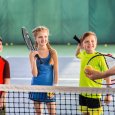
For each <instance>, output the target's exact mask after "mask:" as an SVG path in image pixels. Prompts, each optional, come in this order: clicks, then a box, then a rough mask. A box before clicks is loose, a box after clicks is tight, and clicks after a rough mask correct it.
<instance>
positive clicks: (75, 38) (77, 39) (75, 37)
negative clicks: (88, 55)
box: [73, 35, 80, 44]
mask: <svg viewBox="0 0 115 115" xmlns="http://www.w3.org/2000/svg"><path fill="white" fill-rule="evenodd" d="M73 39H74V40H76V41H77V42H78V43H79V44H80V39H79V38H78V37H77V36H76V35H75V36H74V37H73Z"/></svg>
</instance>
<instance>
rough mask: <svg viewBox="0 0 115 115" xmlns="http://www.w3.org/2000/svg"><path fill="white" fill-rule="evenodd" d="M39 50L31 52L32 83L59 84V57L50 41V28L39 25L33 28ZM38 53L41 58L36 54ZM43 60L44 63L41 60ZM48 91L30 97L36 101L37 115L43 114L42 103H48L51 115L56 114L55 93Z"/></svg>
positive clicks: (31, 94)
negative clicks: (51, 94) (48, 92)
mask: <svg viewBox="0 0 115 115" xmlns="http://www.w3.org/2000/svg"><path fill="white" fill-rule="evenodd" d="M33 35H34V37H35V46H36V49H37V51H32V52H30V56H29V57H30V63H31V70H32V74H33V78H32V85H47V86H52V85H57V84H58V58H57V52H56V50H54V49H53V48H52V47H51V46H50V44H49V41H48V36H49V30H48V28H46V27H44V26H39V27H37V28H35V29H34V30H33ZM36 54H38V55H39V57H40V59H39V58H36V57H35V55H36ZM40 60H41V61H42V63H41V62H40ZM48 96H49V94H47V93H45V92H44V93H30V95H29V98H30V99H31V100H33V101H34V105H35V109H36V113H37V115H41V114H42V108H43V107H42V103H43V102H44V103H46V105H47V108H48V112H49V114H50V115H56V104H55V101H56V100H55V95H54V94H53V96H51V97H50V96H49V97H48Z"/></svg>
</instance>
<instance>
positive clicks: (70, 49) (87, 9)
mask: <svg viewBox="0 0 115 115" xmlns="http://www.w3.org/2000/svg"><path fill="white" fill-rule="evenodd" d="M38 26H39V27H41V26H42V27H47V28H48V29H49V31H47V32H46V33H47V35H48V36H47V37H49V39H48V41H49V42H50V43H51V45H52V47H53V48H54V49H56V51H57V53H58V60H59V84H58V86H57V87H49V88H48V87H39V86H38V87H36V86H35V87H32V86H31V85H30V84H31V79H32V74H31V68H30V62H29V58H28V55H29V50H32V51H33V49H39V48H38V47H36V48H27V46H28V45H27V44H25V43H27V42H24V41H26V39H23V38H28V39H29V38H32V39H29V40H30V41H31V42H32V43H34V42H35V41H34V39H33V38H35V39H36V37H35V35H34V34H32V30H33V29H34V32H35V28H36V27H38ZM22 28H23V29H22ZM26 29H27V30H28V31H26ZM114 30H115V0H84V1H82V0H0V37H1V38H2V42H3V46H4V47H3V52H0V55H1V56H3V57H5V58H6V59H7V60H8V61H9V63H10V70H11V84H12V85H13V86H2V85H1V86H0V91H1V90H4V91H8V92H9V93H8V95H7V98H6V100H7V101H6V112H7V114H6V115H36V113H35V108H34V104H33V101H31V100H30V99H28V97H29V95H28V94H29V93H30V92H33V91H34V93H36V92H42V91H44V92H48V95H49V92H54V93H55V95H54V97H55V96H56V113H57V114H56V115H82V112H81V111H82V110H81V109H80V107H79V99H80V98H79V94H81V93H85V94H86V93H87V92H88V94H90V93H91V94H90V95H92V94H95V93H96V94H98V93H101V94H102V100H98V102H99V104H100V103H102V106H103V109H102V110H100V111H101V112H102V115H115V85H112V88H111V89H110V88H109V89H107V88H105V86H104V88H100V89H88V88H87V87H85V89H84V88H80V87H79V79H80V77H79V76H80V60H79V59H77V58H76V57H75V52H76V46H77V44H78V43H81V41H82V39H77V42H76V41H75V39H73V38H83V35H84V33H85V32H88V33H90V32H92V33H93V35H94V36H95V35H96V36H95V37H97V41H96V39H95V40H94V41H95V45H96V44H97V48H96V51H98V52H101V53H105V54H112V55H113V56H114V57H115V32H114ZM94 33H95V34H94ZM24 34H25V35H24ZM75 36H76V37H75ZM94 36H93V38H94ZM45 40H46V39H45ZM41 43H42V40H41ZM44 43H46V42H44ZM34 45H35V44H34ZM30 46H32V45H31V43H30ZM38 46H39V45H38ZM90 47H91V46H90ZM28 49H29V50H28ZM46 49H47V48H46ZM38 52H39V51H38ZM43 54H46V53H43ZM88 54H89V53H88ZM37 56H38V57H39V55H37ZM41 57H42V56H41ZM43 57H45V56H43ZM38 61H39V60H38ZM113 63H114V62H113ZM113 63H112V64H111V65H114V64H113ZM104 67H105V66H103V67H102V66H101V68H100V66H98V68H97V69H104ZM94 68H95V67H94ZM81 69H82V68H81ZM81 72H83V71H81ZM83 74H84V73H83ZM113 77H114V76H113ZM84 78H86V79H87V77H84ZM111 78H112V77H111ZM47 81H48V80H47ZM81 81H82V80H81ZM0 82H1V81H0ZM88 82H90V83H91V82H93V81H91V80H88V81H87V83H88ZM84 83H85V80H84ZM81 86H84V84H83V85H81ZM85 86H89V85H87V84H86V85H85ZM92 86H93V83H92V85H91V87H92ZM96 86H97V84H96ZM0 93H1V92H0ZM107 93H108V94H111V95H112V99H113V100H112V102H111V103H110V104H109V105H106V104H105V103H104V97H105V96H106V94H107ZM51 94H52V93H51ZM37 95H39V94H37ZM46 95H47V93H46ZM86 97H88V96H86ZM98 97H99V95H98ZM98 97H96V98H98ZM0 99H1V98H0ZM93 99H94V98H93ZM81 100H82V99H81ZM93 101H94V100H91V102H92V103H91V104H92V106H94V105H95V104H94V102H93ZM0 105H1V104H0ZM86 105H87V104H86ZM92 106H91V107H92ZM0 109H1V108H0ZM43 109H44V112H43V115H45V114H48V110H47V108H46V106H44V107H43ZM93 111H94V109H93V110H90V112H93ZM88 112H89V111H88ZM0 115H1V113H0ZM90 115H93V114H92V113H91V114H90ZM96 115H100V114H96Z"/></svg>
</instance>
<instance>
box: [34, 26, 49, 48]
mask: <svg viewBox="0 0 115 115" xmlns="http://www.w3.org/2000/svg"><path fill="white" fill-rule="evenodd" d="M33 34H34V37H35V43H36V47H43V46H46V44H47V43H48V36H49V30H48V28H46V27H44V26H39V27H37V28H35V29H34V30H33Z"/></svg>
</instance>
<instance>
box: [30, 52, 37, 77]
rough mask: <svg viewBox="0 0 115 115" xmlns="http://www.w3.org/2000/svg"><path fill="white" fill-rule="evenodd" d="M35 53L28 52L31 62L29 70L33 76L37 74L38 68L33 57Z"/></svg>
mask: <svg viewBox="0 0 115 115" xmlns="http://www.w3.org/2000/svg"><path fill="white" fill-rule="evenodd" d="M35 55H36V53H34V52H30V55H29V59H30V64H31V71H32V75H33V76H37V75H38V69H37V65H36V58H35Z"/></svg>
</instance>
